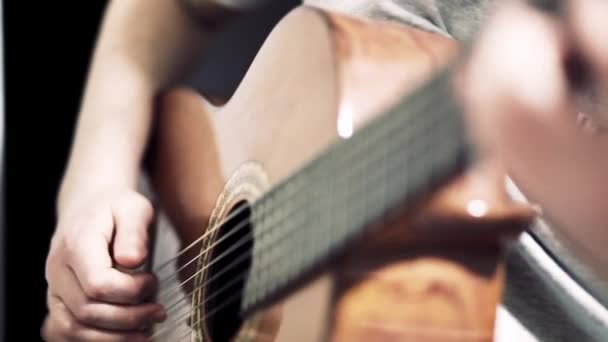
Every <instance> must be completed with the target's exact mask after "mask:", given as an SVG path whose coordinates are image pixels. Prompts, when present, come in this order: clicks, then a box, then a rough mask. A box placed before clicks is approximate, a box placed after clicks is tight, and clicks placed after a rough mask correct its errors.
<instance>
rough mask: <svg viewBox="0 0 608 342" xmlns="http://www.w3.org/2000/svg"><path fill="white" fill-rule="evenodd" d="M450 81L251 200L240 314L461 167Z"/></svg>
mask: <svg viewBox="0 0 608 342" xmlns="http://www.w3.org/2000/svg"><path fill="white" fill-rule="evenodd" d="M449 79H450V72H449V69H447V70H446V71H444V72H442V73H440V74H439V75H438V76H437V77H435V78H434V79H433V80H432V81H430V82H429V83H427V84H426V85H425V86H424V87H421V88H420V89H418V90H417V91H415V92H414V93H413V94H412V95H411V96H408V97H406V98H404V99H403V100H402V101H401V102H400V103H398V104H397V105H395V106H393V107H392V108H391V109H389V110H388V111H387V112H385V113H384V115H381V116H380V117H379V118H377V119H376V120H374V121H373V122H371V123H370V124H368V125H367V126H365V127H363V128H362V129H360V130H358V131H357V132H356V133H355V134H353V135H352V136H351V137H350V138H345V139H343V140H340V141H339V142H337V143H336V144H334V145H333V146H331V147H330V148H329V149H328V150H327V151H326V152H325V153H323V154H322V155H320V156H319V157H318V158H316V159H315V160H313V161H312V162H311V163H309V164H308V165H307V166H306V167H305V168H303V169H301V170H300V171H299V172H297V173H295V174H294V175H293V176H291V177H290V178H288V179H287V180H285V181H284V182H282V183H281V184H280V185H278V186H276V187H275V188H274V189H273V190H272V191H270V192H268V193H267V194H266V195H265V196H263V197H262V198H261V199H259V200H258V201H257V202H255V203H253V205H252V224H253V234H254V246H253V252H252V264H251V268H250V271H249V276H248V278H247V280H246V284H245V292H244V295H243V301H242V304H241V310H242V313H244V314H247V313H249V312H252V311H254V310H257V309H259V308H261V307H264V306H265V305H267V304H269V303H271V302H274V301H276V300H278V299H280V298H281V297H282V296H284V295H285V294H287V293H288V292H289V291H291V290H292V289H294V288H295V287H298V286H299V285H301V284H303V283H304V282H305V281H306V280H307V279H308V278H310V277H313V276H314V275H316V274H318V273H319V272H320V271H321V270H323V269H324V267H325V266H327V264H328V261H329V260H330V258H331V257H332V256H335V255H336V254H340V253H341V252H343V251H345V249H346V248H347V247H348V246H349V245H350V244H351V243H352V242H354V241H356V240H357V239H358V238H361V236H362V234H363V233H366V232H369V229H371V228H370V227H372V226H373V224H374V223H379V222H380V221H381V220H382V219H385V218H387V216H388V215H390V214H391V213H392V212H397V210H395V209H398V208H405V207H410V206H412V205H413V204H415V203H416V202H417V201H420V200H421V199H423V198H425V197H426V196H428V195H430V194H431V193H433V192H434V191H435V190H437V189H438V188H439V187H441V186H442V185H443V184H445V183H446V182H448V181H449V180H451V179H453V178H454V177H455V176H456V175H458V174H460V173H461V172H462V171H463V170H465V169H466V167H467V165H469V164H470V162H471V159H472V158H471V156H472V148H471V145H470V144H469V142H468V140H467V135H466V130H465V123H464V119H463V116H462V115H461V114H462V111H461V108H460V107H459V105H458V104H457V101H456V100H455V99H454V98H453V95H452V93H451V90H450V86H449ZM437 99H441V100H440V101H438V100H437Z"/></svg>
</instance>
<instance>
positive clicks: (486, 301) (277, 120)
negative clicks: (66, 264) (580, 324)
mask: <svg viewBox="0 0 608 342" xmlns="http://www.w3.org/2000/svg"><path fill="white" fill-rule="evenodd" d="M457 50H458V46H457V44H456V43H455V42H454V41H452V40H450V39H447V38H445V37H441V36H438V35H434V34H429V33H425V32H421V31H418V30H415V29H408V28H406V27H403V26H397V25H393V24H387V23H372V22H366V21H362V20H359V19H352V18H348V17H345V16H341V15H337V14H331V13H327V12H323V11H319V10H316V9H312V8H307V7H301V8H298V9H296V10H294V11H293V12H291V13H290V14H289V15H287V16H286V17H285V18H284V19H283V20H282V21H281V22H280V23H279V24H278V25H277V27H276V28H275V30H274V31H273V32H272V33H271V35H270V36H269V37H268V39H267V41H266V42H265V44H264V45H263V47H262V48H261V50H260V51H259V53H258V55H257V57H256V59H255V60H254V62H253V64H252V65H251V67H250V69H249V71H248V73H247V74H246V76H245V78H244V79H243V81H242V83H241V85H240V87H239V88H238V90H237V91H236V93H235V94H234V96H233V97H232V98H231V99H229V100H227V101H226V102H225V103H222V104H220V105H218V104H215V105H214V104H211V103H210V102H208V101H207V100H206V99H204V98H203V97H201V96H200V94H197V93H195V92H194V91H193V90H191V89H187V88H182V89H175V90H173V91H171V92H169V93H167V94H166V95H165V96H164V98H163V99H162V101H161V103H160V106H159V112H158V116H157V118H158V122H157V129H156V132H155V135H154V144H155V148H154V151H155V152H154V160H153V164H152V165H153V167H152V178H153V185H154V189H155V191H156V193H157V195H158V198H159V204H160V206H161V208H162V210H163V211H164V212H165V213H166V214H167V217H168V218H169V220H170V221H171V224H172V225H173V226H174V227H175V229H176V232H177V235H178V238H179V240H180V242H181V245H180V247H181V248H183V247H186V246H187V245H189V244H190V243H191V242H193V241H200V244H199V245H198V246H197V247H195V248H193V249H191V250H190V251H189V252H188V253H185V254H184V255H182V256H181V258H180V260H178V265H185V264H187V261H189V260H196V262H192V263H190V264H189V265H186V266H185V267H184V269H183V270H181V271H180V276H179V279H180V280H181V282H185V283H186V284H185V285H184V286H183V291H184V292H185V293H189V295H187V297H188V298H187V299H188V301H189V304H188V305H187V306H186V309H185V310H186V311H188V317H187V319H186V321H187V324H184V326H186V328H185V330H179V334H176V332H175V331H171V330H175V329H176V328H175V327H170V326H168V325H167V327H165V328H164V329H165V331H162V332H161V333H159V335H158V337H157V338H156V339H157V340H160V341H164V340H174V339H175V338H176V337H178V336H182V337H184V338H188V339H190V340H198V341H201V340H202V341H224V340H236V341H285V342H294V341H306V342H309V341H348V342H353V341H419V340H427V341H443V340H450V341H491V340H492V338H493V327H494V317H495V316H494V315H495V310H496V305H497V303H498V302H499V301H500V295H501V286H502V277H503V275H502V266H501V262H500V260H501V255H502V247H500V246H499V244H498V243H497V241H499V236H502V235H501V234H502V233H500V234H498V233H497V234H496V236H495V239H494V238H488V239H486V240H484V241H481V242H480V241H476V242H472V243H469V242H467V241H466V240H464V239H463V240H462V241H460V242H459V243H460V244H452V243H451V242H449V243H448V242H445V241H443V240H441V239H439V240H438V241H439V242H438V243H437V244H434V243H429V241H426V242H425V241H423V240H420V241H423V242H420V244H419V246H418V245H416V246H415V248H409V247H407V246H411V245H412V244H411V241H413V240H412V239H413V238H411V236H415V233H411V230H410V229H413V228H412V227H415V226H416V225H417V224H418V223H416V222H422V221H425V219H426V220H427V221H428V220H430V221H431V222H435V221H433V219H431V218H437V217H439V218H441V217H444V218H445V217H449V218H456V221H457V222H460V223H461V224H462V225H472V226H475V225H477V226H483V225H486V226H487V225H495V226H500V227H503V228H504V229H503V230H501V231H500V232H502V231H506V232H508V234H507V235H509V236H513V235H515V234H516V233H517V232H518V231H520V230H521V229H523V228H524V227H525V224H526V222H529V219H530V217H531V216H530V212H529V211H527V209H524V208H519V207H516V206H515V205H514V204H511V203H509V202H508V200H507V199H506V196H505V195H504V194H503V193H502V192H501V191H502V190H501V189H502V188H501V185H502V183H501V182H502V181H503V178H500V177H502V176H503V175H502V174H500V173H498V174H494V173H493V172H494V171H495V170H494V169H493V168H492V166H491V165H490V164H483V165H481V166H479V167H476V168H474V169H473V170H470V171H468V172H467V174H466V175H465V176H463V177H459V178H457V179H455V180H454V181H453V182H451V183H450V184H449V185H447V186H446V187H444V188H443V189H442V190H441V192H440V193H438V194H435V195H434V196H433V197H432V198H431V199H430V200H429V201H426V202H424V203H423V204H422V205H421V206H420V208H417V211H415V212H414V213H412V212H409V213H408V214H407V215H403V217H400V218H399V219H396V220H393V221H391V222H387V223H385V224H384V226H383V227H382V228H381V229H380V230H378V231H377V232H379V233H376V234H373V235H372V234H370V235H368V237H367V238H366V239H364V240H360V241H359V242H357V243H356V244H354V245H352V246H350V247H349V248H348V251H347V252H346V253H342V254H341V256H340V257H339V258H335V259H332V262H330V265H329V266H328V267H326V268H324V269H322V270H319V271H318V272H316V273H314V274H312V275H311V276H310V277H309V278H308V280H307V281H305V282H301V283H299V284H298V285H297V286H292V290H290V291H289V292H288V293H285V294H283V295H281V296H280V298H279V300H276V301H275V302H273V303H272V305H266V306H265V307H264V308H261V309H257V310H256V311H255V312H253V313H251V314H248V315H247V316H246V317H240V316H239V315H238V303H237V304H236V306H230V305H229V307H228V308H227V309H226V310H224V309H218V308H217V305H218V303H219V304H222V302H223V301H222V300H220V298H222V297H224V293H222V290H221V287H222V286H223V284H226V283H227V282H226V281H224V280H221V279H223V278H222V277H224V276H226V275H225V274H224V275H221V274H220V275H217V273H218V272H217V271H218V270H221V269H222V268H220V267H219V266H218V265H220V264H221V265H223V266H222V267H227V266H228V264H229V263H230V260H235V259H234V258H235V257H238V256H239V253H237V251H241V249H243V248H244V247H242V246H241V247H238V248H237V249H236V250H235V251H234V254H232V255H228V257H227V258H224V260H222V261H221V262H220V263H219V264H217V263H215V259H218V256H219V255H221V254H222V253H223V252H226V250H227V249H229V248H230V246H231V245H232V246H236V244H237V243H238V242H239V241H240V240H239V239H241V238H242V236H245V235H239V234H240V233H238V232H237V233H236V234H235V235H232V236H231V237H230V238H229V239H227V240H224V243H223V244H221V243H219V242H218V241H220V240H221V239H222V237H223V236H225V235H226V232H228V231H229V230H228V228H226V229H224V230H222V229H214V228H216V227H217V226H218V225H220V224H221V223H223V222H224V221H226V220H227V219H228V218H229V216H230V214H231V213H232V212H234V211H235V210H236V209H235V208H239V207H240V206H242V205H243V203H253V202H254V201H256V199H258V198H260V197H261V196H263V195H264V194H265V193H267V192H268V191H269V190H270V189H272V188H273V187H274V186H275V185H277V184H280V183H281V182H284V181H285V180H286V179H287V178H288V177H289V176H290V175H291V174H293V173H294V172H296V171H297V170H299V169H300V168H302V167H304V166H305V165H306V164H307V163H308V162H309V161H310V160H312V159H313V158H314V157H315V156H317V155H319V154H321V153H323V151H324V150H325V149H326V148H327V147H328V146H330V145H332V144H333V143H335V142H337V141H340V140H345V139H349V138H350V136H351V135H352V134H353V132H357V130H358V129H360V128H361V127H363V126H364V125H365V124H366V123H368V122H369V121H370V120H372V119H374V118H375V117H377V116H378V115H380V113H382V111H383V110H386V109H387V108H388V107H389V106H390V105H392V104H394V103H395V102H396V101H397V100H398V99H399V98H400V97H401V96H403V95H404V94H406V93H408V92H409V91H410V90H412V89H414V88H415V87H418V86H420V85H421V84H422V83H423V82H424V81H425V80H427V79H428V78H430V77H431V76H432V75H433V73H434V72H435V71H437V70H438V69H440V68H441V67H443V66H444V65H446V63H447V62H448V61H449V60H450V59H451V58H452V57H453V56H455V54H456V52H457ZM336 172H337V174H338V176H339V175H340V174H341V173H342V172H343V173H344V174H345V175H346V174H348V172H349V170H348V169H344V170H336ZM497 180H498V181H497ZM363 196H364V194H363ZM472 199H478V200H483V201H484V202H483V203H484V205H485V206H484V207H482V208H481V210H482V211H483V213H482V214H483V215H486V216H487V217H491V219H490V220H486V221H484V222H483V223H475V221H474V220H472V218H473V216H475V213H474V211H475V208H473V214H471V208H470V207H467V203H468V204H470V203H471V202H470V201H471V200H472ZM467 208H468V210H469V211H467ZM296 209H297V207H296ZM296 211H297V210H296ZM276 215H281V212H277V213H276ZM492 215H494V216H492ZM437 222H441V219H439V220H437ZM249 229H250V228H249ZM404 232H405V233H404ZM243 234H245V233H243ZM201 236H204V239H202V240H197V239H199V238H200V237H201ZM321 238H322V237H321ZM414 240H415V239H414ZM455 240H458V239H455ZM227 241H230V242H227ZM416 241H418V240H416ZM161 245H162V243H161ZM222 249H223V250H222ZM243 250H244V249H243ZM294 253H296V251H294ZM214 269H215V271H214ZM244 269H245V268H244V267H242V268H241V269H240V271H239V267H236V268H234V269H233V270H231V271H230V272H231V274H232V275H233V276H234V275H239V274H240V273H239V272H241V273H242V272H243V270H244ZM214 272H215V273H216V274H214ZM220 273H221V272H220ZM218 277H219V278H218ZM213 279H217V280H218V281H217V283H218V284H215V285H212V286H210V285H207V284H209V283H210V281H211V280H213ZM225 279H228V280H229V279H231V278H230V277H227V278H225ZM235 284H236V285H235V287H234V288H233V289H232V291H240V290H242V286H243V284H242V282H237V283H235ZM216 293H219V295H218V296H215V294H216ZM226 297H228V294H226ZM166 301H167V302H168V303H165V304H171V300H169V299H166ZM213 303H215V304H213ZM214 310H215V311H214ZM218 310H224V311H225V312H223V313H219V311H218ZM171 319H172V316H171V314H169V319H168V320H169V321H171ZM182 328H183V327H182ZM162 329H163V326H162V325H161V326H160V327H158V328H157V331H161V330H162ZM184 331H186V333H185V336H184ZM169 335H171V336H172V337H170V338H169V337H168V336H169Z"/></svg>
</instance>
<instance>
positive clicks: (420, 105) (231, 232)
mask: <svg viewBox="0 0 608 342" xmlns="http://www.w3.org/2000/svg"><path fill="white" fill-rule="evenodd" d="M424 98H426V99H427V100H430V99H431V97H430V96H424ZM415 104H417V106H416V107H422V108H428V104H429V101H423V102H418V103H416V102H415ZM422 108H414V109H413V110H412V111H413V112H422ZM442 109H443V108H442ZM398 127H399V125H397V124H396V125H391V126H390V128H392V129H389V131H388V132H383V134H382V137H386V136H387V135H390V133H392V131H394V130H398ZM358 155H360V154H359V153H351V155H350V156H349V158H347V159H346V160H343V161H342V162H343V163H345V164H352V163H349V162H351V161H352V160H351V159H354V158H355V157H356V156H358ZM348 169H351V170H352V168H348ZM300 187H303V185H300ZM297 194H300V192H299V191H292V192H291V193H290V194H289V196H288V197H287V198H284V199H282V203H285V202H288V201H290V200H291V199H293V197H294V196H296V195H297ZM303 199H305V198H303ZM294 207H295V206H293V205H292V206H291V208H292V210H291V211H295V210H298V209H297V208H294ZM245 209H247V206H243V207H240V208H238V209H236V210H235V211H233V212H231V213H230V214H229V215H228V216H227V217H226V218H225V219H224V220H222V221H221V222H220V223H218V224H216V225H214V226H213V227H212V228H209V229H208V230H207V231H206V232H205V233H204V234H202V236H201V237H199V238H198V239H197V240H195V241H194V242H192V243H191V244H190V245H188V246H187V247H186V248H184V249H182V250H181V251H180V252H179V253H178V254H177V255H176V256H174V257H172V258H170V259H169V260H167V261H165V262H163V263H162V264H161V265H160V266H158V267H157V268H156V269H155V270H154V272H155V273H157V272H159V271H160V270H161V269H163V268H165V267H167V266H169V265H171V263H172V262H174V261H176V260H177V258H179V257H180V256H181V255H183V254H184V253H185V252H187V251H188V250H190V249H192V248H194V246H196V245H197V244H198V243H200V242H202V241H203V240H204V239H205V238H206V237H208V236H209V235H211V234H212V233H214V232H215V231H216V230H217V229H219V228H220V227H221V226H222V225H223V224H226V223H227V222H228V221H229V220H231V219H233V218H235V217H236V216H237V215H238V214H240V213H243V211H244V210H245ZM289 214H291V212H290V213H289ZM287 216H289V215H287ZM244 222H249V219H245V220H243V221H241V222H240V223H239V224H238V225H239V228H238V229H242V228H244V226H243V225H242V224H244ZM238 229H236V228H234V229H232V230H230V231H229V232H228V233H227V234H226V235H225V236H224V237H222V238H220V239H219V240H218V241H215V242H214V243H213V244H211V245H210V246H209V247H207V248H205V250H203V251H201V252H200V253H199V254H197V255H196V256H194V257H193V258H191V259H190V260H189V261H188V262H187V263H186V264H185V265H183V266H181V267H180V268H179V269H178V270H177V271H175V272H173V273H171V274H170V275H168V276H167V277H166V278H164V279H163V280H161V282H160V283H161V284H162V283H164V282H166V281H169V280H171V279H173V278H174V277H176V276H177V275H178V274H179V272H180V271H182V270H183V269H184V268H186V267H187V266H188V265H190V264H191V263H193V262H194V261H195V260H197V259H198V258H199V257H201V256H202V255H204V254H205V253H206V252H208V251H209V250H211V249H213V248H215V247H216V246H217V245H218V244H219V243H221V242H222V241H224V240H225V239H227V238H228V237H229V236H231V235H233V234H235V233H236V232H237V230H238ZM161 287H162V286H161Z"/></svg>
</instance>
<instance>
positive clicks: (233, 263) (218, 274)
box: [167, 253, 249, 310]
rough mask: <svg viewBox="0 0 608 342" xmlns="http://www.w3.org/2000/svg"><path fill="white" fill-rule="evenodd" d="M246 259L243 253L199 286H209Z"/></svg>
mask: <svg viewBox="0 0 608 342" xmlns="http://www.w3.org/2000/svg"><path fill="white" fill-rule="evenodd" d="M248 257H249V255H248V254H247V253H244V254H242V255H241V256H239V257H238V258H236V259H234V260H232V261H231V262H230V264H229V265H228V266H226V267H224V268H223V269H222V270H221V271H219V272H217V273H215V274H214V275H213V276H211V277H210V278H209V279H206V280H205V283H204V284H203V285H201V286H203V287H204V286H206V285H207V284H209V283H210V282H212V281H213V280H215V279H217V278H219V277H220V276H222V275H223V274H224V273H226V272H227V271H229V270H231V269H233V268H235V267H236V266H237V265H239V264H241V263H243V262H244V261H246V260H248ZM197 289H200V287H198V288H196V287H195V289H194V290H193V291H191V292H190V293H188V296H191V295H192V294H193V293H194V292H195V291H196V290H197ZM179 294H180V293H179V292H177V293H176V295H177V296H178V297H179ZM167 299H168V298H167ZM183 299H184V298H182V299H179V300H178V301H177V302H180V301H182V300H183ZM170 302H171V301H170ZM176 304H178V303H176V302H173V303H171V304H168V306H167V307H171V306H175V305H176ZM167 310H168V309H167Z"/></svg>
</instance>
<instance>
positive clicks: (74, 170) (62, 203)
mask: <svg viewBox="0 0 608 342" xmlns="http://www.w3.org/2000/svg"><path fill="white" fill-rule="evenodd" d="M201 27H203V26H202V25H199V24H198V23H195V22H194V21H193V20H192V19H191V17H190V16H189V15H188V14H186V13H185V11H184V9H183V8H182V7H180V6H179V5H178V1H175V0H155V1H147V0H129V1H114V2H112V3H110V5H109V7H108V10H107V13H106V16H105V20H104V24H103V26H102V28H101V30H100V33H99V38H98V41H97V45H96V49H95V52H94V56H93V60H92V63H91V68H90V71H89V75H88V78H87V83H86V88H85V91H84V94H83V98H82V104H81V108H80V112H79V118H78V122H77V127H76V133H75V137H74V141H73V147H72V152H71V155H70V160H69V163H68V167H67V169H66V174H65V177H64V180H63V183H62V187H61V191H60V196H59V198H58V203H57V204H58V210H59V213H61V212H62V211H64V208H66V207H73V206H72V205H71V203H75V202H76V203H77V202H80V201H81V200H83V199H84V198H85V197H87V196H88V195H90V194H91V192H96V191H100V189H105V188H113V187H121V188H134V187H135V184H136V179H137V175H138V171H139V164H140V161H141V157H142V154H143V150H144V148H145V145H146V142H147V137H148V134H149V129H150V125H151V121H152V113H153V108H152V104H153V98H154V96H155V95H156V94H157V93H158V92H159V91H161V90H162V89H164V88H166V87H167V86H169V85H170V84H172V83H173V82H174V81H175V80H177V79H178V78H179V77H180V76H181V75H183V74H184V72H186V71H187V69H188V67H189V66H190V65H191V64H192V61H193V60H194V58H195V57H196V56H197V55H198V54H199V53H201V52H202V51H203V49H204V46H205V42H206V40H207V38H208V36H209V35H210V34H211V32H208V31H204V30H203V29H201Z"/></svg>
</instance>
